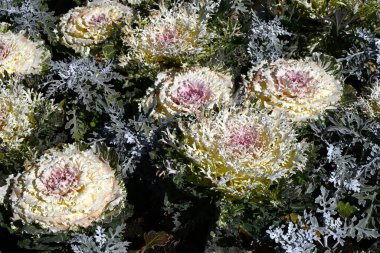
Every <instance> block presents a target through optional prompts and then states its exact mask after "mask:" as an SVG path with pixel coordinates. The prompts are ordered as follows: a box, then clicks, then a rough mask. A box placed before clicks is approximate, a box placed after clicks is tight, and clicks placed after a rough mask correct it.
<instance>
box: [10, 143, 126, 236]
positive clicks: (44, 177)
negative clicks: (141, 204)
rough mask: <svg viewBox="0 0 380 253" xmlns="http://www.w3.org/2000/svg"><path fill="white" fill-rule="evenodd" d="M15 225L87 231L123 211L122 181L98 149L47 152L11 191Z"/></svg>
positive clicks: (16, 180) (24, 173) (123, 191)
mask: <svg viewBox="0 0 380 253" xmlns="http://www.w3.org/2000/svg"><path fill="white" fill-rule="evenodd" d="M10 190H11V194H10V197H9V201H10V203H11V207H12V211H13V218H12V219H13V220H14V221H17V220H21V221H22V222H23V223H24V224H26V225H28V224H32V223H37V224H39V225H40V226H41V227H42V228H45V229H47V230H49V231H52V232H58V231H68V230H76V229H78V228H86V227H88V226H90V225H91V224H92V223H93V222H95V221H102V220H103V219H104V218H105V217H110V216H116V215H118V214H119V213H120V211H121V209H122V208H123V207H124V201H125V198H126V191H125V187H124V184H123V182H122V180H121V179H120V178H119V177H118V176H117V174H116V172H115V170H114V169H113V168H111V166H110V164H109V163H108V162H107V161H104V160H103V159H101V158H100V157H99V155H98V154H96V153H95V152H94V150H92V149H89V150H85V151H81V150H79V149H78V148H77V147H75V146H74V145H67V146H65V147H64V148H62V149H51V150H48V151H47V152H46V153H45V154H44V155H43V156H41V157H40V158H39V160H38V161H37V162H36V163H33V164H31V165H27V166H26V168H25V171H24V172H22V173H20V174H18V175H17V176H16V177H15V179H14V182H13V184H12V186H11V189H10Z"/></svg>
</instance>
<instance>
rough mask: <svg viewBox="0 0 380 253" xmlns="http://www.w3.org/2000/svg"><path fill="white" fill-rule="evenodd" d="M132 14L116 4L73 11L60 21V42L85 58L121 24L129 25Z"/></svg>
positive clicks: (124, 7) (125, 7)
mask: <svg viewBox="0 0 380 253" xmlns="http://www.w3.org/2000/svg"><path fill="white" fill-rule="evenodd" d="M131 18H132V10H131V9H130V8H129V7H127V6H125V5H123V4H120V3H117V2H115V1H104V2H100V3H90V4H89V5H88V6H85V7H76V8H74V9H72V10H70V11H69V12H68V13H66V14H65V15H64V16H63V17H62V18H61V20H60V23H59V32H60V40H61V42H62V44H63V45H65V46H66V47H69V48H72V49H73V50H74V51H75V52H77V53H81V54H83V55H87V54H89V53H90V51H91V50H92V49H96V48H100V47H101V46H102V44H103V43H104V42H105V41H106V40H107V39H108V38H109V37H110V36H111V35H112V34H113V33H114V32H115V29H116V28H115V27H116V26H118V25H120V24H121V23H122V22H127V23H129V22H130V20H131Z"/></svg>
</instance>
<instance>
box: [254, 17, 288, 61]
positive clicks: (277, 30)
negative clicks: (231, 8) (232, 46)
mask: <svg viewBox="0 0 380 253" xmlns="http://www.w3.org/2000/svg"><path fill="white" fill-rule="evenodd" d="M290 35H291V34H290V33H289V32H288V31H286V30H285V28H283V27H282V25H281V22H280V19H279V18H278V17H276V18H274V19H273V20H270V21H268V22H266V21H264V20H261V19H260V18H259V17H258V16H257V15H256V14H255V13H253V14H252V23H251V30H250V35H249V44H248V53H249V54H250V56H251V63H252V64H253V65H254V66H256V65H258V64H260V63H261V62H262V61H267V62H273V61H275V60H277V59H279V58H281V57H282V54H283V48H284V45H285V43H286V41H284V40H282V39H281V37H282V36H290Z"/></svg>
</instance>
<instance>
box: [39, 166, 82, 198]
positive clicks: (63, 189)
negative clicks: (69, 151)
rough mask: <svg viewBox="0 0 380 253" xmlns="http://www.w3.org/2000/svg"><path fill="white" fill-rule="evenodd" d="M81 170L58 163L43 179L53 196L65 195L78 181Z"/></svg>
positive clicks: (47, 189) (48, 191) (47, 190)
mask: <svg viewBox="0 0 380 253" xmlns="http://www.w3.org/2000/svg"><path fill="white" fill-rule="evenodd" d="M78 178H79V170H78V169H77V168H73V167H71V166H70V165H68V164H65V165H61V164H56V165H54V166H53V168H52V169H51V170H50V171H49V172H48V173H47V174H45V175H44V178H43V179H42V181H43V183H44V185H45V187H46V192H47V193H48V194H49V195H53V196H64V195H66V194H67V193H68V192H70V191H71V190H72V189H73V188H74V187H75V186H76V185H77V183H78Z"/></svg>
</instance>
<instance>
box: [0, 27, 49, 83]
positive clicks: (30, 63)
mask: <svg viewBox="0 0 380 253" xmlns="http://www.w3.org/2000/svg"><path fill="white" fill-rule="evenodd" d="M50 58H51V55H50V52H49V51H48V50H47V49H46V48H45V47H44V46H43V42H42V41H40V42H33V41H31V40H30V39H28V38H27V37H25V36H24V35H23V33H13V32H10V31H8V32H5V33H0V76H2V75H4V73H5V72H6V73H8V74H15V75H19V76H22V75H32V74H33V75H39V74H41V73H42V72H43V71H44V70H46V69H47V66H48V63H49V61H50Z"/></svg>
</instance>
